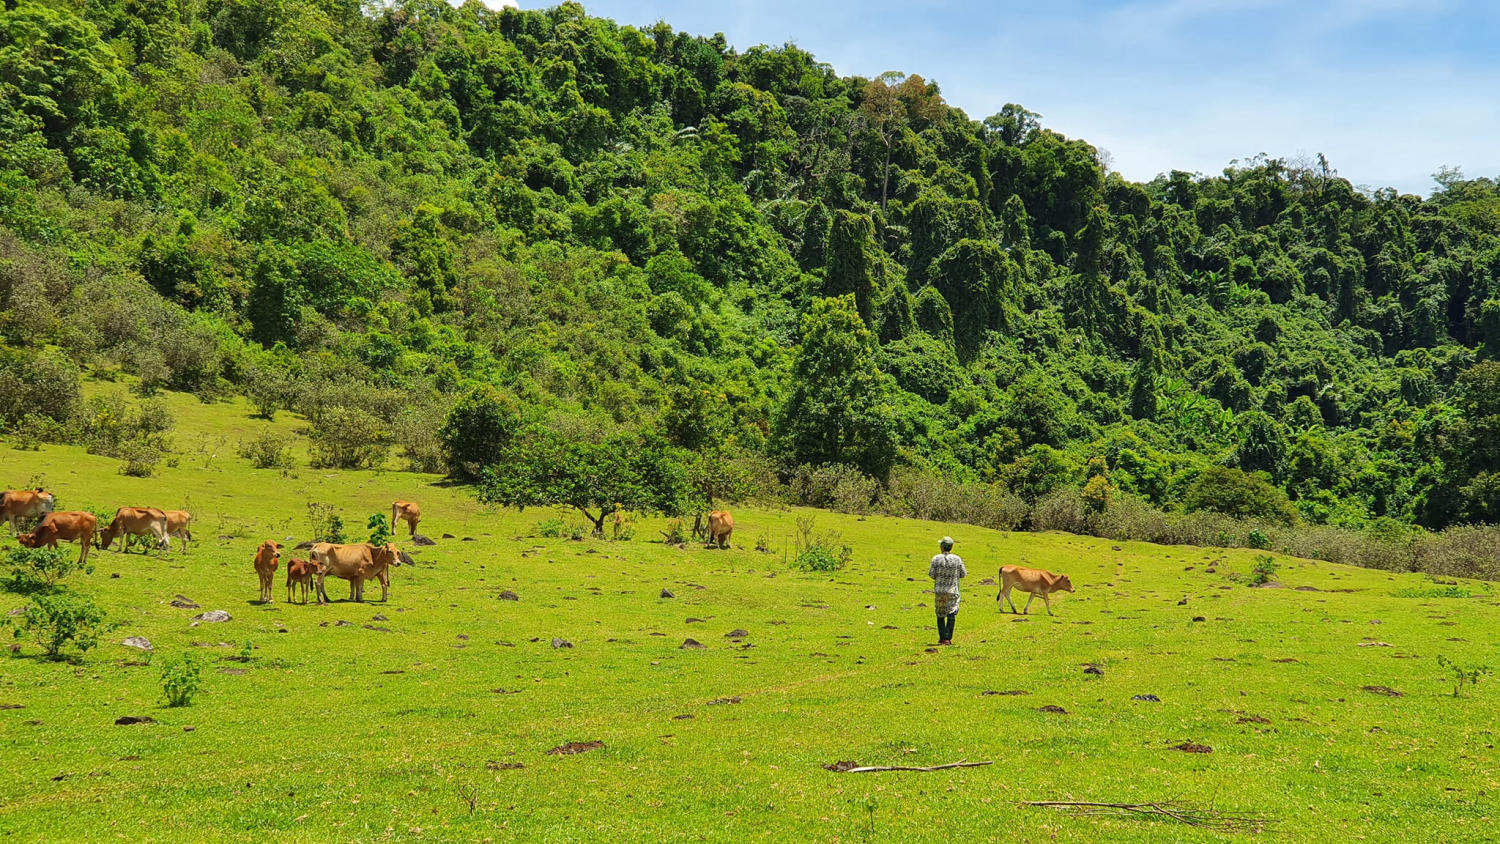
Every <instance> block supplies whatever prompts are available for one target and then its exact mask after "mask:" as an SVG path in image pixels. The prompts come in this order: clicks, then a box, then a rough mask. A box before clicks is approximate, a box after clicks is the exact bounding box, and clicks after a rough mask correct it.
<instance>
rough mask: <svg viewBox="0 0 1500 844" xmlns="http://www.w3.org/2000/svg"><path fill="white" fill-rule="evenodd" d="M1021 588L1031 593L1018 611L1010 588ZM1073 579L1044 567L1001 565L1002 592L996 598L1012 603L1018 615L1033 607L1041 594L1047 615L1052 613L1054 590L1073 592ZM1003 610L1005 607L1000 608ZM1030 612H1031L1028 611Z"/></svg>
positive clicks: (1011, 608)
mask: <svg viewBox="0 0 1500 844" xmlns="http://www.w3.org/2000/svg"><path fill="white" fill-rule="evenodd" d="M1011 589H1019V590H1021V591H1022V592H1026V593H1029V594H1030V597H1029V598H1027V599H1026V608H1025V609H1024V610H1022V611H1021V612H1016V602H1015V601H1012V600H1011V599H1010V590H1011ZM1072 591H1073V581H1071V580H1069V579H1068V576H1067V575H1065V574H1053V573H1052V572H1050V571H1043V570H1042V569H1029V568H1025V567H1024V566H1001V567H1000V594H998V595H996V596H995V600H997V601H998V600H1000V599H1001V598H1004V599H1005V601H1006V603H1008V604H1010V610H1011V612H1015V613H1016V614H1017V615H1020V614H1022V613H1026V612H1027V611H1029V610H1030V609H1031V602H1032V600H1033V599H1035V598H1036V596H1038V595H1041V596H1042V601H1043V602H1044V603H1046V604H1047V615H1052V599H1051V597H1049V596H1050V595H1051V594H1052V593H1053V592H1072ZM1000 609H1001V611H1004V610H1005V607H1003V606H1002V607H1001V608H1000ZM1028 614H1029V613H1028Z"/></svg>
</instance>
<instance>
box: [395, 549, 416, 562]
mask: <svg viewBox="0 0 1500 844" xmlns="http://www.w3.org/2000/svg"><path fill="white" fill-rule="evenodd" d="M396 558H397V559H398V560H400V561H401V565H403V566H414V565H416V564H417V561H416V560H413V559H412V558H411V555H410V554H408V553H406V552H405V551H398V552H396Z"/></svg>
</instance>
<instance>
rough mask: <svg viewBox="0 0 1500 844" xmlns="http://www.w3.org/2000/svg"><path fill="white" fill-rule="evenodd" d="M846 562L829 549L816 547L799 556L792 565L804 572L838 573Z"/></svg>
mask: <svg viewBox="0 0 1500 844" xmlns="http://www.w3.org/2000/svg"><path fill="white" fill-rule="evenodd" d="M844 562H845V561H844V560H843V559H841V558H840V557H839V556H838V555H836V554H834V553H833V552H832V551H830V550H828V549H827V548H824V547H823V546H821V545H814V546H812V547H811V548H808V549H806V550H804V551H803V552H802V553H801V554H798V555H797V559H796V560H794V561H792V565H793V566H794V567H795V568H799V569H801V570H802V571H838V570H839V569H841V568H843V567H844Z"/></svg>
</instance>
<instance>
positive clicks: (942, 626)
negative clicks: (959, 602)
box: [937, 612, 958, 642]
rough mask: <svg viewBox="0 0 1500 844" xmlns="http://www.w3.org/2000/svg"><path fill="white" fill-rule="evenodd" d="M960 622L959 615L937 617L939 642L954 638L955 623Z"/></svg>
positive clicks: (955, 613)
mask: <svg viewBox="0 0 1500 844" xmlns="http://www.w3.org/2000/svg"><path fill="white" fill-rule="evenodd" d="M957 620H958V613H957V612H954V613H953V614H952V615H940V616H938V617H937V627H938V641H940V642H946V641H949V640H951V639H952V638H953V622H955V621H957Z"/></svg>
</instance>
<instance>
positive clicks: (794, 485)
mask: <svg viewBox="0 0 1500 844" xmlns="http://www.w3.org/2000/svg"><path fill="white" fill-rule="evenodd" d="M879 490H880V482H879V481H876V480H875V479H874V478H871V477H867V476H866V475H864V474H863V473H862V472H860V471H859V469H857V468H855V467H853V466H848V465H845V464H843V463H831V464H828V465H824V466H799V467H797V471H796V473H795V474H793V476H792V481H791V485H790V491H791V495H792V501H793V502H794V503H796V504H800V505H802V506H803V507H821V508H824V509H828V510H837V511H838V512H840V513H853V514H855V515H861V516H862V515H865V514H866V513H868V512H870V504H871V503H872V502H873V501H874V500H875V494H876V493H877V492H878V491H879Z"/></svg>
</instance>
